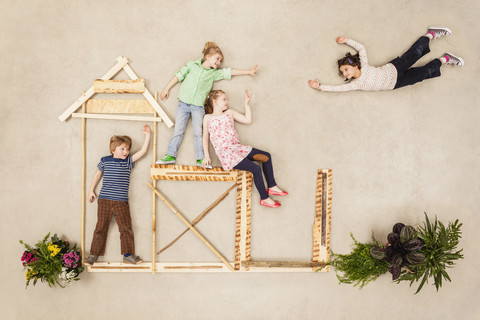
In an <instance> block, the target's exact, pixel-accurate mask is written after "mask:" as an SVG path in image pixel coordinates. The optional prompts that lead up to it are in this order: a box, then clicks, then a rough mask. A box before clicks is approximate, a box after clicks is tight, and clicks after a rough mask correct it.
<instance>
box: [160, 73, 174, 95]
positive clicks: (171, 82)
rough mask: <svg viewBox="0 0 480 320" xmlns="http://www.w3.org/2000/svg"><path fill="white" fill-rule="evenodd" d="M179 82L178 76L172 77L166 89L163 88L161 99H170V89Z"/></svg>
mask: <svg viewBox="0 0 480 320" xmlns="http://www.w3.org/2000/svg"><path fill="white" fill-rule="evenodd" d="M177 83H178V78H177V76H174V77H173V78H172V80H170V81H169V82H168V84H167V86H166V87H165V89H163V90H162V92H161V93H160V100H165V99H168V95H169V93H170V89H172V88H173V86H174V85H176V84H177Z"/></svg>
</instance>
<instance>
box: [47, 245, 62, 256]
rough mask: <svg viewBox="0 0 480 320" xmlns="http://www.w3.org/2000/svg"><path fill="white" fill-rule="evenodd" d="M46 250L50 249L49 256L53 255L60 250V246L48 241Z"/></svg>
mask: <svg viewBox="0 0 480 320" xmlns="http://www.w3.org/2000/svg"><path fill="white" fill-rule="evenodd" d="M48 251H50V256H52V257H55V256H56V255H57V254H58V253H59V252H60V248H59V247H58V246H57V245H56V244H55V245H52V244H51V243H50V244H49V245H48Z"/></svg>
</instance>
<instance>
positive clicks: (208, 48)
mask: <svg viewBox="0 0 480 320" xmlns="http://www.w3.org/2000/svg"><path fill="white" fill-rule="evenodd" d="M202 53H203V60H205V59H206V58H207V56H210V55H212V54H216V53H218V54H220V55H221V56H222V60H223V53H222V50H220V48H219V47H218V46H217V44H216V43H215V42H206V43H205V46H204V47H203V51H202Z"/></svg>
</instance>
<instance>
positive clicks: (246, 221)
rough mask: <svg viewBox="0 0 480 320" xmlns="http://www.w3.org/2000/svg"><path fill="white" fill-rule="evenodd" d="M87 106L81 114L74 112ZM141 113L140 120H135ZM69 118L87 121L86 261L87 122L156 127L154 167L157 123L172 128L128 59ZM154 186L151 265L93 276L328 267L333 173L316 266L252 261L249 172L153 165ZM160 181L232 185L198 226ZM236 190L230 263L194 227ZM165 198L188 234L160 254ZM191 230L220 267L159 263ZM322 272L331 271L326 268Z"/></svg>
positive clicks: (322, 198) (317, 237)
mask: <svg viewBox="0 0 480 320" xmlns="http://www.w3.org/2000/svg"><path fill="white" fill-rule="evenodd" d="M121 70H124V71H125V72H126V73H127V74H128V76H129V77H130V78H131V80H111V79H112V78H113V77H114V76H115V75H116V74H117V73H118V72H119V71H121ZM95 93H137V94H143V96H144V97H145V100H127V99H90V98H91V97H92V96H93V95H94V94H95ZM80 107H82V111H81V112H75V111H77V109H79V108H80ZM132 114H136V115H132ZM138 114H140V115H138ZM69 117H73V118H81V120H82V133H81V145H82V179H81V181H82V210H81V226H82V227H81V253H82V262H83V259H84V256H85V255H84V253H85V204H86V186H85V179H86V177H85V172H86V157H85V155H86V144H85V135H86V119H88V118H91V119H103V120H131V121H143V122H153V152H152V153H153V159H152V160H153V163H155V162H156V160H157V155H156V150H157V123H158V122H160V121H163V122H164V123H165V124H166V125H167V126H168V127H171V126H172V125H173V122H172V121H171V120H170V119H169V117H168V116H167V115H166V113H165V112H164V111H163V109H162V107H161V106H160V105H159V104H158V101H157V94H156V93H155V97H153V96H152V95H151V93H150V92H149V91H148V89H147V88H146V87H145V81H144V80H143V79H140V78H138V77H137V75H136V74H135V72H134V71H133V70H132V69H131V68H130V66H129V65H128V60H127V59H126V58H125V57H121V56H120V57H118V58H117V63H116V64H115V66H114V67H113V68H111V69H110V70H109V71H108V72H107V73H106V74H105V75H104V76H103V77H101V78H100V79H98V80H95V81H94V84H93V86H92V87H91V88H89V89H88V90H87V91H86V92H84V93H83V94H82V95H81V96H80V98H78V99H77V100H76V101H75V102H74V103H73V104H72V105H70V107H68V108H67V110H65V111H64V112H63V113H62V114H61V115H60V116H59V119H60V120H61V121H65V120H67V119H68V118H69ZM151 179H152V182H151V183H150V182H148V183H147V184H148V186H149V187H150V188H151V189H152V261H150V262H143V263H140V264H137V265H129V264H123V263H121V262H96V263H95V264H94V265H92V266H87V271H89V272H152V273H153V274H155V273H156V272H231V271H234V272H305V271H307V272H312V271H315V270H317V269H319V268H321V267H324V266H325V262H326V261H329V260H330V226H331V202H332V170H329V169H321V170H318V172H317V183H316V197H315V204H316V205H315V212H316V214H315V220H314V226H313V252H312V261H308V262H292V261H252V260H251V210H252V209H251V194H252V180H253V178H252V174H251V173H250V172H247V171H241V170H235V169H234V170H231V171H225V170H223V169H222V168H218V167H215V168H213V169H203V168H201V167H196V166H178V165H156V164H154V165H152V167H151ZM158 180H173V181H175V180H182V181H223V182H225V181H226V182H229V181H230V182H233V183H234V184H233V185H232V186H230V188H228V190H226V191H225V192H224V193H223V194H222V195H221V196H220V197H219V198H218V199H217V200H215V201H214V202H213V203H212V204H211V205H209V206H208V207H207V208H206V209H205V210H204V211H203V212H202V213H200V215H199V216H198V217H197V218H196V219H195V220H193V221H188V219H187V218H185V217H184V216H183V215H182V213H181V212H179V211H178V209H176V208H175V206H174V205H173V204H172V203H171V202H170V201H169V200H168V199H166V197H165V196H164V195H163V194H162V193H161V192H160V190H159V189H158V188H157V181H158ZM233 189H236V215H235V219H236V223H235V260H234V261H233V262H230V261H227V260H226V259H225V258H224V257H223V255H222V254H221V253H220V252H218V250H217V249H215V247H214V246H213V244H211V243H210V242H209V241H208V240H207V239H206V237H205V236H203V235H202V234H201V233H200V232H198V230H197V229H196V228H195V225H196V224H197V223H199V222H200V221H201V220H202V219H203V218H204V217H205V216H206V215H207V214H208V213H209V212H210V211H211V210H212V209H213V208H215V207H216V206H217V205H218V204H219V203H220V202H221V201H222V200H223V199H225V198H226V196H227V195H228V194H229V192H230V191H232V190H233ZM157 197H158V198H160V199H161V200H162V201H163V202H164V203H165V204H166V206H167V207H168V208H169V209H170V210H171V211H172V212H173V213H174V214H175V215H176V216H177V217H178V218H179V219H180V220H182V222H183V223H184V224H185V225H186V226H187V229H186V230H185V231H184V232H183V233H182V234H180V235H179V236H178V237H177V238H176V239H175V240H174V241H172V242H171V243H170V244H168V245H167V246H165V247H164V248H162V249H161V250H160V251H158V252H157V251H156V211H157V208H156V200H157ZM189 230H191V231H192V232H193V233H194V234H195V235H196V236H197V237H198V238H199V239H200V240H201V241H202V242H203V243H204V244H205V245H206V246H207V247H208V248H209V249H210V250H211V251H212V252H213V253H214V254H215V255H216V256H217V257H218V258H219V259H220V261H221V262H181V263H180V262H157V261H156V255H157V254H159V253H161V252H162V251H163V250H165V249H167V248H169V247H170V246H171V245H172V244H173V243H174V242H175V241H176V240H178V239H179V238H180V237H181V236H182V235H183V234H185V233H186V232H187V231H189ZM321 271H329V267H328V266H327V267H324V268H323V269H322V270H321Z"/></svg>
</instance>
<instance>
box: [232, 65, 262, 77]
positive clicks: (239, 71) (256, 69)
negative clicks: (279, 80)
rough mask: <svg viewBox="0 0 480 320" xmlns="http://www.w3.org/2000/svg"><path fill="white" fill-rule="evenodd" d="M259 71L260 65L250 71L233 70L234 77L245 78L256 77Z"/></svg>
mask: <svg viewBox="0 0 480 320" xmlns="http://www.w3.org/2000/svg"><path fill="white" fill-rule="evenodd" d="M257 71H258V64H256V65H255V66H254V67H253V68H252V69H250V70H241V69H232V76H245V75H247V76H248V75H250V76H256V75H257Z"/></svg>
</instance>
